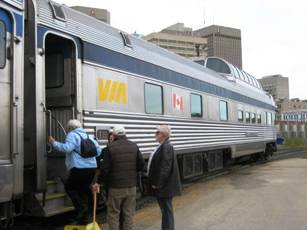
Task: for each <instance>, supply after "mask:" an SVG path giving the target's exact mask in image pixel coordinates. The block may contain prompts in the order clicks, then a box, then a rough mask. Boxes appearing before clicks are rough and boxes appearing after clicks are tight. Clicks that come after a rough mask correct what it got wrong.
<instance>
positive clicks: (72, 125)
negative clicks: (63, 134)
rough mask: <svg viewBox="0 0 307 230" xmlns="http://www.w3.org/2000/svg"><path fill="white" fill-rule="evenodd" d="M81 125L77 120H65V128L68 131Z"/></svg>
mask: <svg viewBox="0 0 307 230" xmlns="http://www.w3.org/2000/svg"><path fill="white" fill-rule="evenodd" d="M81 127H82V125H81V122H80V121H79V120H70V121H68V122H67V129H68V130H69V131H72V130H74V129H77V128H81Z"/></svg>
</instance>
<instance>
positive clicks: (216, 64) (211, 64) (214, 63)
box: [206, 58, 231, 74]
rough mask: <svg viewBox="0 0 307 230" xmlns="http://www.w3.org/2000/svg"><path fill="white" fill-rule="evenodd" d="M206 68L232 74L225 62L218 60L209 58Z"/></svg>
mask: <svg viewBox="0 0 307 230" xmlns="http://www.w3.org/2000/svg"><path fill="white" fill-rule="evenodd" d="M206 67H207V68H209V69H212V70H214V71H216V72H218V73H225V74H231V71H230V68H229V66H228V65H227V63H225V62H224V61H222V60H220V59H217V58H208V59H207V62H206Z"/></svg>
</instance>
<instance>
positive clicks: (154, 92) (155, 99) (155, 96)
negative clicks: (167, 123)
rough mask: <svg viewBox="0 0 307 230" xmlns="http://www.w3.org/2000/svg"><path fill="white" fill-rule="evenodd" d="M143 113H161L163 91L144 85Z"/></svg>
mask: <svg viewBox="0 0 307 230" xmlns="http://www.w3.org/2000/svg"><path fill="white" fill-rule="evenodd" d="M145 111H146V113H151V114H162V113H163V90H162V87H161V86H159V85H154V84H149V83H145Z"/></svg>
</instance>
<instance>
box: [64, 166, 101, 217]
mask: <svg viewBox="0 0 307 230" xmlns="http://www.w3.org/2000/svg"><path fill="white" fill-rule="evenodd" d="M95 170H96V169H95V168H89V169H78V168H73V169H71V170H70V172H69V176H68V179H67V182H66V184H65V190H66V192H67V194H68V196H69V197H70V199H71V201H72V203H73V205H74V207H75V209H76V213H77V215H76V218H77V219H79V220H81V221H86V220H87V219H88V218H89V217H90V215H91V213H92V204H93V196H92V192H91V189H90V185H91V183H92V181H93V178H94V175H95Z"/></svg>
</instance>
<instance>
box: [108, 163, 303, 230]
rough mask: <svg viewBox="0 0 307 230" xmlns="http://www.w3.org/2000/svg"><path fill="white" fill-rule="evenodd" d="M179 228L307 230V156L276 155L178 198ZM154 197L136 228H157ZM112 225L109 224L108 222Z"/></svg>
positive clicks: (197, 186)
mask: <svg viewBox="0 0 307 230" xmlns="http://www.w3.org/2000/svg"><path fill="white" fill-rule="evenodd" d="M174 208H175V221H176V227H175V229H176V230H232V229H233V230H275V229H276V230H306V229H307V159H306V158H305V159H304V158H291V159H286V160H280V161H273V162H269V163H266V164H261V165H257V166H253V167H247V168H245V169H239V170H234V171H233V172H232V173H230V174H227V175H224V176H221V177H218V178H215V179H213V180H210V181H200V182H198V183H196V184H194V185H191V186H190V187H188V188H187V189H185V190H184V194H183V195H182V196H181V197H177V198H175V199H174ZM160 218H161V216H160V211H159V208H158V206H157V205H156V204H155V203H153V204H150V205H148V206H147V207H145V208H143V209H142V210H140V211H138V212H137V214H136V217H135V222H136V230H158V229H161V228H160ZM104 229H107V228H104Z"/></svg>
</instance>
